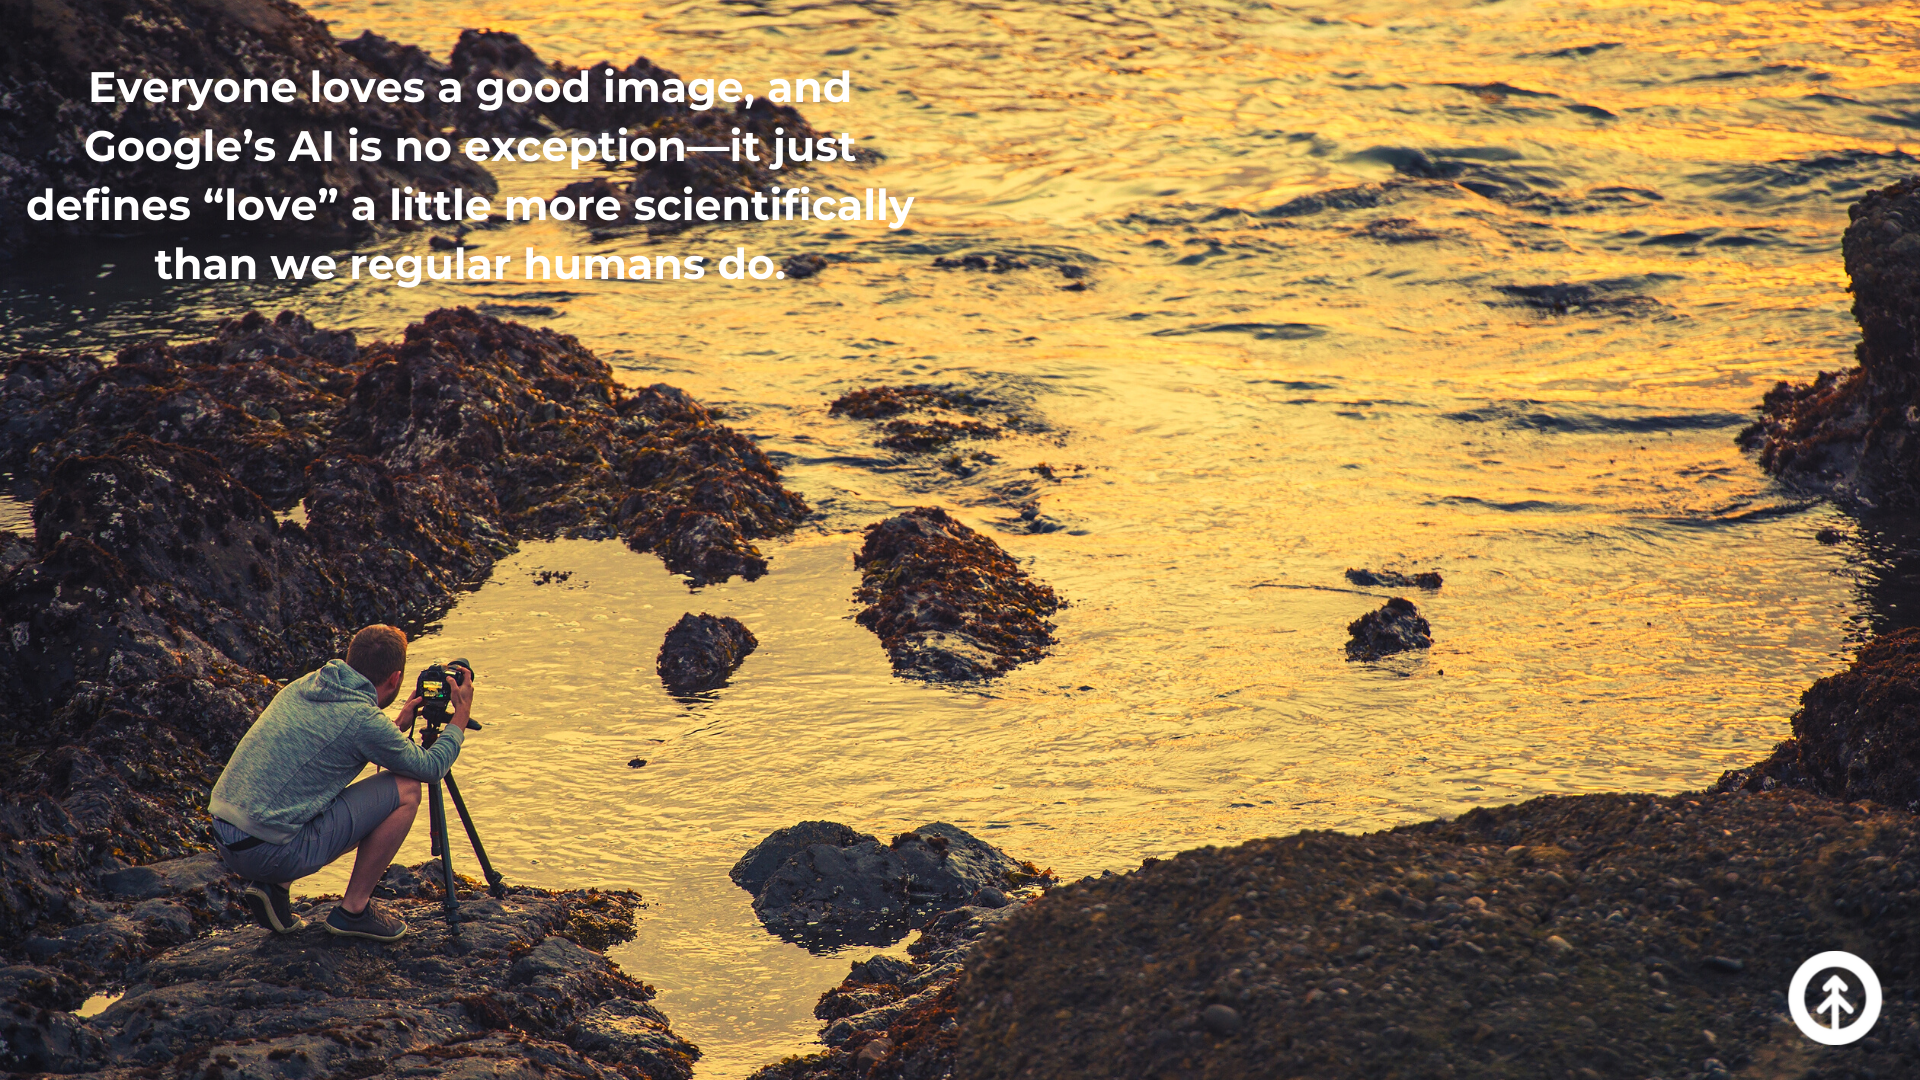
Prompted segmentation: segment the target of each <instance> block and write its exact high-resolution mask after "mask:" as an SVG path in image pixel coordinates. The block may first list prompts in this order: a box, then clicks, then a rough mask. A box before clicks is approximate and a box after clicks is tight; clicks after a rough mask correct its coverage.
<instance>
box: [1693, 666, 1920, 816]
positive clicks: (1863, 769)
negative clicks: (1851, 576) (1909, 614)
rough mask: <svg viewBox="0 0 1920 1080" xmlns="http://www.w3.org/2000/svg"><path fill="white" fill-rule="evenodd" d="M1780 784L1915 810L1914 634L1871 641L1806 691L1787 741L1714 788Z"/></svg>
mask: <svg viewBox="0 0 1920 1080" xmlns="http://www.w3.org/2000/svg"><path fill="white" fill-rule="evenodd" d="M1778 786H1786V787H1798V788H1808V789H1811V790H1813V791H1818V792H1820V793H1821V794H1823V795H1829V796H1832V797H1833V798H1836V799H1845V800H1848V801H1855V800H1870V801H1872V802H1876V803H1882V804H1885V805H1888V806H1897V807H1900V808H1902V809H1905V810H1916V809H1920V629H1915V628H1910V629H1906V630H1897V631H1895V632H1893V633H1891V634H1886V635H1883V636H1881V637H1878V638H1875V639H1874V640H1872V641H1870V642H1868V643H1867V645H1866V647H1864V648H1862V649H1861V650H1860V654H1859V655H1858V656H1856V657H1854V661H1853V664H1852V665H1851V666H1850V667H1848V668H1847V670H1845V671H1843V672H1841V673H1840V674H1838V675H1829V676H1827V677H1826V678H1824V679H1821V680H1820V681H1818V682H1816V683H1814V684H1813V685H1812V686H1810V687H1808V688H1807V691H1806V692H1805V693H1803V694H1801V695H1800V709H1799V711H1798V712H1796V713H1794V714H1793V737H1792V738H1789V739H1787V740H1786V741H1784V742H1782V743H1781V744H1780V745H1779V746H1777V747H1775V748H1774V751H1773V754H1772V755H1771V756H1769V757H1768V758H1767V759H1766V760H1764V761H1761V762H1759V763H1758V764H1755V765H1752V766H1750V767H1748V768H1745V769H1738V770H1734V771H1732V772H1729V773H1727V774H1726V775H1725V776H1722V777H1721V778H1720V782H1719V783H1718V784H1717V785H1716V788H1717V789H1718V790H1722V791H1736V790H1746V791H1764V790H1768V789H1770V788H1774V787H1778Z"/></svg>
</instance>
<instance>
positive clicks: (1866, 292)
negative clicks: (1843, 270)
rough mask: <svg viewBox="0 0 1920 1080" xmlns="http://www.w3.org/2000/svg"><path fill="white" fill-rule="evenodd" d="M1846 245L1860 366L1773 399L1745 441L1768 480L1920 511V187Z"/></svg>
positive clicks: (1888, 194)
mask: <svg viewBox="0 0 1920 1080" xmlns="http://www.w3.org/2000/svg"><path fill="white" fill-rule="evenodd" d="M1848 217H1849V219H1850V221H1851V224H1849V225H1848V226H1847V231H1846V234H1845V236H1844V237H1843V238H1842V240H1841V250H1842V252H1843V254H1844V257H1845V259H1846V267H1847V276H1848V278H1849V279H1850V280H1851V291H1852V293H1853V317H1854V319H1855V321H1857V322H1858V323H1859V324H1860V342H1859V344H1858V346H1856V348H1855V350H1854V353H1855V357H1856V358H1857V360H1858V362H1859V366H1858V367H1855V368H1852V369H1850V370H1848V371H1844V372H1825V373H1822V374H1821V375H1820V376H1819V377H1818V378H1816V379H1815V380H1814V381H1813V382H1812V383H1810V384H1806V385H1801V386H1793V385H1789V384H1787V383H1784V382H1783V383H1780V384H1778V385H1776V386H1775V387H1774V388H1773V389H1772V390H1770V391H1768V392H1767V394H1766V397H1765V398H1764V400H1763V401H1762V403H1761V406H1760V419H1759V420H1758V422H1756V423H1755V424H1754V425H1753V426H1752V427H1750V428H1748V429H1747V430H1746V431H1745V432H1743V433H1742V434H1741V436H1740V438H1741V442H1742V443H1743V444H1744V445H1746V446H1748V447H1750V448H1755V449H1758V450H1759V452H1760V463H1761V465H1762V466H1763V467H1765V468H1766V470H1767V471H1768V472H1770V473H1772V474H1773V475H1775V476H1777V477H1779V478H1780V479H1782V480H1784V481H1786V482H1788V483H1789V484H1791V485H1794V486H1796V487H1799V488H1802V489H1805V490H1810V491H1817V492H1821V493H1825V494H1831V495H1833V496H1835V497H1836V498H1838V499H1840V500H1842V501H1844V502H1850V503H1854V504H1857V505H1860V506H1864V507H1881V508H1885V509H1889V510H1899V511H1912V510H1913V509H1915V508H1920V437H1916V434H1915V433H1916V431H1917V430H1920V334H1917V333H1916V330H1915V325H1914V317H1913V313H1914V312H1915V311H1916V310H1920V178H1915V179H1909V180H1904V181H1902V182H1900V183H1898V184H1895V185H1893V186H1892V187H1888V188H1883V189H1882V190H1880V191H1876V192H1874V193H1872V194H1870V195H1868V196H1867V197H1866V198H1864V199H1862V200H1860V201H1859V202H1857V203H1855V204H1854V205H1853V206H1852V207H1851V208H1850V209H1849V210H1848Z"/></svg>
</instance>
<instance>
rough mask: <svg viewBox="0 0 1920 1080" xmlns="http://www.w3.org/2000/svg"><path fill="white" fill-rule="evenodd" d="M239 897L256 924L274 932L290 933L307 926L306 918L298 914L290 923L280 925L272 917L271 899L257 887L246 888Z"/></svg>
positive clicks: (278, 921)
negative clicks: (288, 924)
mask: <svg viewBox="0 0 1920 1080" xmlns="http://www.w3.org/2000/svg"><path fill="white" fill-rule="evenodd" d="M240 899H241V900H242V901H243V902H244V903H245V904H246V905H247V913H248V914H249V915H252V916H253V921H254V923H255V924H256V925H259V926H262V927H265V928H266V929H268V930H271V931H273V932H274V933H276V934H291V933H293V932H295V931H297V930H304V929H306V927H307V920H305V919H303V918H301V917H300V916H298V915H295V916H294V917H293V924H292V925H290V926H281V925H280V920H278V919H276V918H274V917H273V901H272V900H269V899H268V898H267V894H266V893H264V892H261V891H260V890H258V889H248V890H247V891H246V893H245V894H243V895H242V896H241V898H240Z"/></svg>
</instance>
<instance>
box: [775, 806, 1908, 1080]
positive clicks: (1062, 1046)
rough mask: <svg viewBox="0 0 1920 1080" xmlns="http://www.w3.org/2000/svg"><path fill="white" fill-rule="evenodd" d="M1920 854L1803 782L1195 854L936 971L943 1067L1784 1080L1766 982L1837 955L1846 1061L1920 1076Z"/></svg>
mask: <svg viewBox="0 0 1920 1080" xmlns="http://www.w3.org/2000/svg"><path fill="white" fill-rule="evenodd" d="M1915 859H1920V829H1917V828H1916V823H1915V819H1914V817H1913V815H1911V814H1908V813H1906V812H1904V811H1895V810H1890V809H1886V808H1878V809H1869V808H1867V807H1864V806H1861V805H1851V806H1849V805H1846V804H1842V803H1838V802H1834V801H1832V800H1829V799H1826V798H1824V797H1821V796H1818V795H1814V794H1812V793H1808V792H1768V793H1764V794H1757V795H1717V796H1702V795H1679V796H1673V795H1587V796H1579V797H1573V798H1565V797H1548V798H1541V799H1535V800H1532V801H1530V802H1526V803H1522V804H1520V805H1517V806H1506V807H1498V808H1477V809H1474V810H1472V811H1470V812H1468V813H1466V814H1463V815H1461V816H1460V817H1458V818H1456V819H1454V820H1452V821H1444V822H1442V821H1433V822H1427V823H1423V824H1416V825H1407V826H1402V827H1399V828H1395V829H1392V830H1389V831H1384V832H1376V833H1371V834H1368V835H1343V834H1339V833H1332V832H1302V833H1297V834H1294V835H1291V836H1284V837H1274V838H1271V839H1259V840H1253V841H1249V842H1247V843H1245V844H1242V845H1239V846H1235V847H1220V848H1215V847H1205V848H1200V849H1197V850H1192V851H1186V852H1182V853H1181V854H1180V855H1178V856H1176V857H1174V858H1172V859H1167V860H1153V859H1149V860H1147V862H1146V864H1145V865H1143V866H1142V867H1141V868H1140V869H1139V870H1137V871H1135V872H1133V873H1129V874H1123V875H1113V876H1108V877H1101V878H1092V879H1088V880H1084V881H1081V882H1078V883H1075V884H1071V885H1067V886H1063V887H1060V888H1056V889H1053V890H1052V891H1050V892H1049V893H1048V894H1047V895H1045V896H1044V897H1041V898H1040V899H1038V900H1035V901H1033V902H1032V903H1030V904H1027V905H1025V906H1024V907H1020V908H1017V909H1015V914H1013V915H1012V916H1010V917H1009V918H1007V919H1006V921H1005V922H1003V923H1001V924H1000V925H999V926H998V928H997V929H996V930H995V931H994V932H990V933H989V934H987V935H986V937H985V938H984V939H983V940H982V942H981V943H980V944H979V945H977V946H976V947H975V950H974V951H973V952H972V954H971V955H970V956H968V957H967V959H966V960H965V969H966V970H965V973H964V974H963V975H962V976H961V978H960V979H959V980H957V981H956V982H955V983H954V989H953V999H952V1001H951V1002H950V1003H949V1004H948V1006H947V1007H946V1010H945V1017H946V1018H947V1020H948V1021H949V1022H950V1023H951V1026H952V1031H951V1035H950V1045H951V1046H952V1047H953V1055H952V1057H951V1058H950V1059H949V1060H948V1062H947V1063H946V1064H947V1065H948V1066H949V1067H950V1069H951V1075H953V1076H966V1077H972V1078H975V1080H1001V1078H1012V1077H1020V1076H1093V1075H1099V1074H1100V1071H1101V1069H1103V1068H1106V1069H1108V1070H1109V1071H1110V1072H1111V1073H1112V1074H1114V1075H1120V1074H1122V1073H1124V1075H1128V1076H1181V1077H1195V1078H1211V1077H1219V1078H1223V1080H1224V1078H1229V1077H1231V1078H1234V1080H1239V1078H1244V1077H1273V1078H1300V1080H1334V1078H1342V1080H1344V1078H1349V1077H1381V1078H1386V1077H1416V1076H1418V1077H1445V1076H1456V1077H1467V1076H1473V1077H1487V1078H1492V1080H1523V1078H1524V1080H1532V1078H1535V1077H1549V1076H1550V1077H1579V1078H1586V1077H1593V1076H1599V1077H1652V1076H1664V1077H1683V1076H1692V1077H1697V1078H1706V1077H1714V1076H1728V1075H1791V1076H1799V1075H1802V1074H1803V1072H1804V1070H1805V1069H1806V1066H1805V1065H1804V1064H1795V1065H1792V1066H1791V1067H1789V1068H1787V1069H1786V1070H1785V1071H1784V1072H1781V1071H1778V1070H1775V1071H1772V1072H1769V1071H1768V1070H1767V1069H1766V1068H1764V1067H1762V1066H1761V1064H1760V1063H1762V1062H1768V1061H1772V1062H1782V1061H1787V1062H1802V1063H1803V1062H1806V1061H1808V1060H1809V1057H1808V1056H1805V1055H1808V1054H1809V1051H1808V1049H1807V1047H1808V1044H1807V1042H1806V1040H1805V1038H1804V1036H1802V1035H1801V1034H1800V1032H1799V1031H1798V1029H1796V1028H1795V1027H1794V1025H1793V1024H1792V1023H1789V1022H1786V1021H1785V1020H1784V1017H1783V1015H1782V1014H1784V1013H1785V1012H1786V1008H1787V1003H1786V1002H1785V1001H1784V999H1783V996H1782V992H1783V991H1784V990H1785V989H1786V988H1787V986H1788V983H1789V980H1790V979H1791V977H1792V975H1793V973H1794V970H1795V969H1796V968H1797V967H1798V966H1799V965H1800V964H1801V962H1802V961H1804V960H1805V959H1807V957H1809V956H1810V955H1812V954H1813V953H1815V952H1817V951H1819V950H1821V949H1823V948H1828V947H1835V946H1830V945H1828V944H1827V943H1830V942H1846V943H1847V945H1846V947H1847V948H1848V949H1849V950H1850V951H1852V952H1854V953H1856V954H1858V955H1859V956H1861V957H1862V958H1864V959H1866V960H1867V961H1868V962H1869V963H1870V964H1872V965H1873V966H1874V968H1875V969H1876V970H1877V971H1878V972H1879V973H1880V978H1881V980H1882V982H1883V985H1884V988H1885V990H1884V999H1885V1002H1886V1005H1885V1011H1884V1012H1883V1013H1882V1015H1881V1017H1880V1019H1879V1022H1878V1024H1877V1025H1876V1026H1875V1028H1874V1030H1873V1032H1872V1035H1871V1036H1870V1037H1869V1038H1868V1039H1866V1040H1863V1041H1862V1042H1860V1043H1856V1044H1855V1045H1853V1046H1851V1047H1848V1048H1846V1053H1847V1059H1846V1064H1845V1065H1844V1066H1840V1067H1839V1069H1840V1071H1843V1072H1845V1073H1847V1074H1850V1075H1854V1076H1865V1075H1868V1073H1869V1071H1870V1072H1871V1074H1872V1075H1874V1076H1911V1075H1920V1026H1916V1021H1920V1003H1916V1002H1915V1000H1914V998H1913V997H1912V996H1910V991H1920V971H1916V970H1915V968H1914V966H1913V946H1912V937H1913V935H1914V934H1916V933H1920V905H1916V904H1915V903H1914V900H1913V894H1912V892H1911V882H1910V881H1909V880H1907V879H1905V878H1904V877H1903V875H1902V871H1901V868H1902V867H1906V866H1909V865H1911V864H1912V863H1913V860H1915ZM1822 992H1823V991H1821V990H1819V989H1818V988H1817V987H1809V994H1810V999H1811V1000H1810V1003H1811V1004H1818V1002H1819V1000H1820V997H1819V995H1820V994H1821V993H1822ZM1858 1000H1859V999H1858V997H1857V996H1856V997H1855V999H1854V1001H1855V1003H1856V1004H1857V1003H1858ZM1226 1010H1231V1012H1232V1014H1233V1015H1231V1016H1228V1015H1224V1013H1225V1011H1226ZM1036 1018H1041V1019H1039V1020H1036ZM1236 1021H1237V1022H1236ZM1708 1032H1711V1035H1708V1034H1707V1033H1708ZM848 1045H852V1044H851V1043H849V1044H848ZM1823 1060H1825V1059H1823ZM1835 1060H1837V1059H1835ZM1116 1062H1124V1063H1125V1066H1124V1069H1113V1068H1112V1065H1113V1063H1116ZM1833 1068H1834V1066H1831V1065H1828V1066H1826V1067H1824V1068H1822V1070H1821V1075H1830V1074H1831V1070H1832V1069H1833ZM785 1075H790V1076H802V1075H804V1076H813V1077H821V1078H824V1077H827V1076H854V1075H866V1074H864V1073H853V1072H841V1073H831V1072H813V1073H798V1072H796V1073H790V1074H785ZM880 1075H886V1076H893V1075H899V1074H897V1073H892V1072H886V1073H881V1074H880ZM919 1075H927V1076H938V1075H942V1073H941V1071H940V1070H939V1069H938V1068H932V1069H929V1070H927V1071H923V1072H921V1073H920V1074H919Z"/></svg>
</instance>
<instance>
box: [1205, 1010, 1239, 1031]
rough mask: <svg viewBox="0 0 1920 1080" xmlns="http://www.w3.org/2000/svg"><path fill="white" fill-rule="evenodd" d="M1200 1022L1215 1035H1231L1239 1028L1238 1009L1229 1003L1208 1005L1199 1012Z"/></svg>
mask: <svg viewBox="0 0 1920 1080" xmlns="http://www.w3.org/2000/svg"><path fill="white" fill-rule="evenodd" d="M1200 1022H1201V1023H1202V1024H1205V1025H1206V1027H1207V1030H1208V1031H1211V1032H1213V1033H1214V1034H1215V1035H1231V1034H1233V1033H1234V1032H1236V1031H1239V1030H1240V1010H1238V1009H1235V1008H1233V1007H1232V1006H1230V1005H1209V1006H1207V1008H1206V1010H1205V1011H1204V1012H1202V1013H1201V1014H1200Z"/></svg>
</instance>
